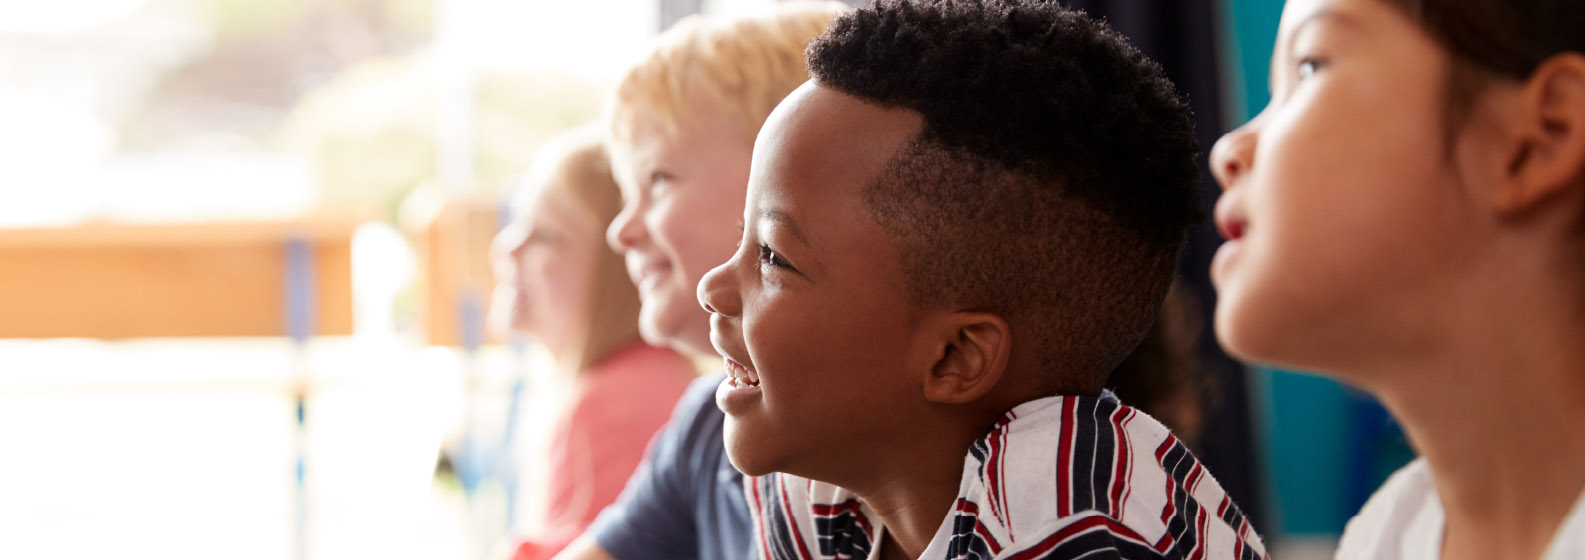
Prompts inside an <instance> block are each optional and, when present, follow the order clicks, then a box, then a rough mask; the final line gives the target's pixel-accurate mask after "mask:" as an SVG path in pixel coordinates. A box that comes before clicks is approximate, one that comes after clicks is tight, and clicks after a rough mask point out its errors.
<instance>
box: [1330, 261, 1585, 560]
mask: <svg viewBox="0 0 1585 560" xmlns="http://www.w3.org/2000/svg"><path fill="white" fill-rule="evenodd" d="M1502 288H1505V289H1506V290H1507V293H1505V294H1501V295H1499V294H1496V293H1490V292H1489V293H1487V294H1483V295H1482V296H1474V297H1471V298H1468V299H1465V298H1461V299H1460V300H1458V301H1455V302H1450V305H1459V304H1467V305H1478V306H1480V310H1481V311H1483V312H1482V313H1468V312H1466V313H1462V315H1463V317H1462V320H1459V321H1454V322H1453V324H1452V325H1451V326H1449V331H1448V332H1447V333H1446V334H1447V336H1446V337H1445V339H1444V340H1443V341H1442V343H1441V344H1438V345H1437V347H1436V348H1434V349H1433V351H1432V352H1430V353H1429V354H1428V355H1425V356H1420V357H1418V358H1416V359H1415V360H1414V362H1413V363H1403V364H1395V365H1392V366H1389V367H1384V368H1382V369H1381V370H1379V371H1377V372H1375V373H1374V374H1373V375H1371V376H1370V377H1369V379H1363V378H1362V379H1360V381H1361V382H1362V383H1363V384H1365V385H1367V386H1368V388H1370V389H1371V390H1372V391H1373V392H1375V393H1376V394H1377V395H1378V396H1379V397H1380V398H1381V399H1382V401H1383V403H1384V404H1385V405H1386V407H1387V408H1388V409H1390V410H1391V411H1392V412H1393V414H1394V415H1395V416H1396V417H1397V418H1398V419H1399V420H1400V421H1401V422H1402V424H1403V426H1404V429H1405V432H1406V433H1407V434H1408V436H1409V438H1410V440H1411V441H1412V442H1413V443H1414V446H1415V447H1416V449H1417V450H1418V451H1419V452H1420V454H1421V455H1422V456H1424V457H1425V459H1426V462H1427V463H1428V464H1429V465H1430V467H1431V473H1432V479H1433V482H1434V484H1435V487H1436V490H1437V495H1438V498H1439V500H1440V502H1441V504H1442V507H1443V509H1444V511H1445V512H1446V519H1447V525H1446V527H1445V533H1444V549H1443V550H1444V552H1443V558H1444V559H1455V558H1498V557H1500V558H1520V559H1527V558H1539V557H1540V555H1541V554H1543V552H1544V550H1545V548H1546V546H1547V545H1548V543H1550V542H1551V541H1552V536H1553V534H1554V533H1555V532H1556V530H1557V527H1558V526H1559V525H1560V524H1561V522H1562V521H1563V519H1564V517H1565V516H1566V515H1567V514H1568V512H1569V509H1570V508H1571V507H1572V506H1573V504H1574V503H1575V502H1576V500H1577V499H1578V497H1579V496H1580V494H1581V491H1582V490H1585V317H1582V316H1581V313H1580V312H1579V311H1580V310H1579V309H1578V308H1577V306H1570V305H1557V302H1546V301H1541V299H1542V298H1543V297H1545V294H1554V295H1555V294H1558V293H1567V292H1559V291H1557V290H1556V288H1557V286H1550V287H1545V288H1543V287H1540V286H1515V285H1513V284H1511V283H1510V284H1508V285H1506V286H1502ZM1496 291H1498V290H1492V292H1496Z"/></svg>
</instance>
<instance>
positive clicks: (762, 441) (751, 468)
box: [722, 415, 777, 476]
mask: <svg viewBox="0 0 1585 560" xmlns="http://www.w3.org/2000/svg"><path fill="white" fill-rule="evenodd" d="M722 437H723V440H724V441H723V443H724V444H725V445H726V457H727V459H729V460H731V461H732V467H733V468H736V469H737V470H738V472H740V473H743V474H745V475H748V476H765V475H767V474H770V473H773V472H777V468H776V466H775V461H772V460H770V459H769V456H770V454H769V453H767V451H769V450H767V449H765V448H764V447H765V446H766V444H768V443H770V440H769V439H767V438H763V437H754V436H753V435H752V434H750V433H749V430H745V429H744V426H742V424H741V422H739V421H738V420H737V419H734V418H733V417H732V416H730V415H728V416H727V417H726V423H725V425H724V426H723V427H722Z"/></svg>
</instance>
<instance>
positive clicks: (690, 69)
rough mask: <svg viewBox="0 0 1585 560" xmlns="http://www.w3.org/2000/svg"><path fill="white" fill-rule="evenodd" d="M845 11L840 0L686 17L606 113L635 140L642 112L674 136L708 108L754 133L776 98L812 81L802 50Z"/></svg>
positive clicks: (620, 132)
mask: <svg viewBox="0 0 1585 560" xmlns="http://www.w3.org/2000/svg"><path fill="white" fill-rule="evenodd" d="M846 10H847V5H845V4H842V3H841V2H785V3H778V4H775V6H774V7H773V8H772V9H771V10H770V11H768V12H766V13H764V14H760V15H755V16H748V17H737V18H730V19H709V18H705V17H703V16H699V15H693V16H689V17H686V18H683V19H682V20H681V21H678V22H677V24H676V25H673V26H672V27H671V29H668V30H666V32H664V33H661V34H660V36H659V37H657V38H656V40H655V43H654V46H653V47H651V48H650V50H649V52H648V53H647V54H646V55H645V56H644V57H643V58H642V59H640V60H639V61H638V62H637V63H636V64H634V65H633V66H632V67H630V68H629V69H628V70H627V73H626V74H625V75H623V77H622V80H621V82H619V83H618V85H617V88H616V93H615V95H613V96H612V97H611V103H610V104H609V105H607V107H606V113H605V115H606V116H605V119H606V124H607V126H608V128H609V132H610V134H611V136H612V138H613V139H615V140H618V141H623V140H629V139H631V138H632V130H633V128H634V123H635V121H637V119H638V118H640V117H644V118H648V119H653V120H654V121H655V123H656V124H658V125H660V127H661V128H662V130H663V132H664V133H665V134H667V135H670V136H675V135H676V134H677V133H678V132H679V131H680V129H682V128H684V123H687V122H692V121H695V120H697V119H698V118H699V116H700V114H701V113H710V114H714V115H720V116H722V117H726V118H729V119H731V120H732V121H734V123H735V124H737V125H738V126H740V127H741V128H742V130H743V131H744V132H745V133H747V135H748V138H749V139H753V138H754V137H755V136H756V135H758V134H759V128H760V125H763V124H765V118H766V117H769V116H770V113H771V110H772V109H775V108H776V104H777V103H780V102H781V100H782V99H783V98H785V97H787V94H788V93H792V90H794V89H796V88H797V87H798V86H799V85H801V84H803V83H804V82H805V81H808V80H809V69H808V66H807V65H806V64H805V62H804V48H806V47H808V46H809V42H810V41H811V40H813V39H814V38H815V37H816V36H818V35H820V34H821V33H823V32H825V29H826V27H827V26H829V25H830V24H831V21H832V20H834V19H836V17H837V16H838V15H840V14H841V13H842V12H844V11H846Z"/></svg>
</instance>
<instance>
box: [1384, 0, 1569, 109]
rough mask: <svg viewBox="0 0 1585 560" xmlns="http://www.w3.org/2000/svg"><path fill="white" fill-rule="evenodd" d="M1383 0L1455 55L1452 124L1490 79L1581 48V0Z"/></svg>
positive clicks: (1523, 73)
mask: <svg viewBox="0 0 1585 560" xmlns="http://www.w3.org/2000/svg"><path fill="white" fill-rule="evenodd" d="M1383 1H1384V2H1386V3H1387V4H1388V5H1391V6H1393V7H1395V8H1398V9H1400V10H1402V11H1403V12H1404V14H1406V15H1408V16H1409V18H1410V19H1413V20H1414V21H1415V22H1416V23H1418V24H1420V26H1421V27H1422V28H1424V29H1425V30H1426V31H1427V32H1428V33H1430V34H1431V36H1432V38H1434V39H1436V41H1437V42H1438V43H1440V44H1441V45H1442V47H1443V48H1445V49H1447V50H1448V52H1449V53H1450V54H1451V55H1452V56H1453V62H1454V64H1453V71H1452V75H1451V76H1449V82H1448V101H1449V103H1448V109H1449V111H1450V113H1449V115H1448V116H1449V119H1450V124H1454V125H1457V124H1462V122H1463V120H1464V119H1465V117H1467V116H1468V114H1469V109H1470V105H1471V104H1472V103H1473V102H1474V99H1475V97H1476V95H1477V94H1478V93H1480V92H1481V90H1482V89H1483V86H1484V85H1485V84H1486V83H1489V81H1490V80H1491V79H1493V78H1499V79H1509V80H1524V79H1527V78H1529V77H1530V74H1531V73H1533V72H1535V69H1536V68H1537V67H1539V66H1540V65H1541V63H1543V62H1545V61H1546V60H1547V59H1548V58H1551V57H1552V56H1555V55H1558V54H1561V53H1564V52H1582V53H1585V31H1582V30H1585V3H1581V2H1580V1H1579V0H1383Z"/></svg>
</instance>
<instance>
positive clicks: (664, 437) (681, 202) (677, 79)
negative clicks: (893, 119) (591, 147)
mask: <svg viewBox="0 0 1585 560" xmlns="http://www.w3.org/2000/svg"><path fill="white" fill-rule="evenodd" d="M845 8H846V7H845V6H844V5H843V4H841V3H838V2H788V3H778V4H776V5H775V6H774V7H773V8H772V9H771V10H769V11H768V12H766V13H764V14H761V15H755V16H748V17H738V18H731V19H710V18H703V17H698V16H695V17H690V18H687V19H684V20H683V21H680V22H678V23H677V25H675V26H673V27H672V28H671V29H670V30H667V31H666V32H665V33H662V34H661V36H660V37H658V38H657V39H656V41H655V43H654V44H653V46H652V47H651V48H650V50H649V52H648V53H646V55H645V56H644V57H643V58H642V59H641V60H639V61H638V62H637V63H636V64H635V65H634V66H633V67H632V68H630V69H629V70H628V71H627V73H626V75H625V76H624V77H623V78H622V80H621V82H620V84H619V85H618V86H617V89H616V92H615V94H614V95H613V96H612V99H611V102H610V104H609V106H608V108H607V112H606V122H607V125H608V127H609V128H608V138H607V144H608V148H609V151H610V154H611V158H612V171H613V173H614V175H615V176H616V179H617V182H618V183H619V185H620V186H621V189H622V198H623V208H622V212H621V213H620V214H619V215H618V216H617V218H616V220H615V221H613V222H612V223H611V226H610V229H609V230H608V231H607V241H608V242H609V243H610V245H611V246H612V247H613V248H614V249H616V250H617V251H618V252H620V253H622V254H623V255H624V258H625V261H626V265H627V270H628V273H629V276H630V277H631V279H632V280H633V283H634V284H635V285H637V286H638V289H639V296H640V299H641V300H642V307H641V309H640V312H639V332H640V333H641V334H642V335H643V337H644V339H645V340H646V341H648V342H650V343H651V344H655V345H660V346H668V347H671V348H673V349H676V350H678V351H681V352H684V353H687V354H691V355H694V356H711V357H713V356H715V355H716V354H715V350H714V348H712V346H711V345H710V324H709V315H708V314H706V313H705V312H704V310H703V309H701V308H700V307H699V304H698V301H697V300H696V299H695V287H696V286H697V285H698V283H699V279H700V278H701V277H703V276H704V274H705V272H707V271H709V270H710V269H711V268H713V267H715V266H716V265H718V264H720V263H722V262H725V261H726V260H727V259H728V258H729V257H731V256H732V253H733V248H734V244H735V243H736V241H737V239H738V228H737V227H736V225H737V223H738V219H739V217H740V216H741V213H742V211H743V201H744V196H745V193H746V192H747V191H746V188H747V183H748V169H749V160H750V159H751V156H752V150H753V146H754V138H755V136H756V135H757V134H758V132H759V128H760V125H762V124H764V122H765V119H766V117H768V116H769V115H770V113H771V110H772V109H774V108H775V107H776V104H777V103H779V102H780V101H781V100H782V98H783V97H786V95H787V94H788V93H790V92H792V91H793V89H795V88H797V87H798V86H799V85H800V84H802V83H803V82H805V81H807V80H808V79H809V73H808V69H807V68H806V66H805V61H804V48H805V47H806V46H807V45H808V44H809V42H810V41H811V40H812V39H813V38H814V37H815V36H817V35H819V34H820V33H822V32H823V31H825V29H826V26H827V25H829V24H830V22H831V21H832V20H833V19H835V18H836V16H837V15H839V14H840V13H842V12H843V11H845ZM722 378H723V377H722V376H719V375H715V376H708V377H706V378H703V379H700V380H699V381H697V382H695V383H694V384H693V385H692V386H690V387H689V389H688V392H687V393H686V394H684V396H683V398H682V400H681V401H680V402H679V403H678V405H677V408H676V409H675V411H674V412H673V415H672V418H671V421H670V423H668V424H667V426H666V427H665V428H664V429H663V430H662V431H661V432H660V433H659V434H657V436H656V439H655V440H653V441H652V442H651V443H650V450H649V452H648V455H647V457H646V459H645V462H644V464H643V465H641V466H640V467H639V470H638V471H637V472H635V473H634V475H633V478H632V479H630V480H629V481H628V485H627V488H626V490H624V491H623V495H622V498H620V499H619V500H618V501H617V503H616V504H614V505H612V506H611V507H609V508H607V509H606V510H605V512H603V513H602V514H601V515H600V518H599V519H597V520H596V521H595V523H594V525H593V526H591V527H590V529H589V531H587V532H586V533H585V534H584V536H583V537H581V538H580V539H579V540H578V542H576V543H574V544H573V545H572V546H570V547H568V549H567V550H566V551H564V552H563V553H562V555H561V556H558V558H563V559H568V558H571V559H584V560H589V559H606V558H618V559H621V560H635V559H643V558H700V559H720V560H737V559H741V558H745V557H748V556H749V555H750V554H751V548H750V547H751V544H752V540H751V539H752V535H753V533H752V531H751V529H750V518H749V512H748V507H747V504H746V503H745V501H744V497H743V486H742V485H743V481H742V474H740V473H739V472H738V471H737V470H736V469H734V468H733V467H732V465H731V463H730V462H729V461H728V459H727V458H726V455H725V453H724V451H723V447H722V434H721V428H722V419H723V417H722V413H721V411H720V409H719V408H717V407H716V404H715V398H714V393H715V389H716V387H717V386H718V385H719V384H720V382H721V379H722Z"/></svg>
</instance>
